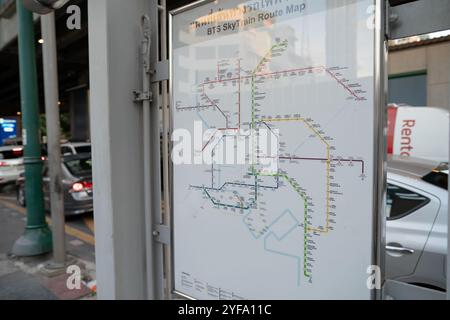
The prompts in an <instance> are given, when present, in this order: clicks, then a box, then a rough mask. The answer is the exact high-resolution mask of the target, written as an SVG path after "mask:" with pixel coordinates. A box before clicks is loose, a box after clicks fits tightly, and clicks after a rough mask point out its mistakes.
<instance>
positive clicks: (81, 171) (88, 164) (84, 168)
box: [64, 158, 92, 176]
mask: <svg viewBox="0 0 450 320" xmlns="http://www.w3.org/2000/svg"><path fill="white" fill-rule="evenodd" d="M64 164H65V166H66V167H67V169H68V170H69V172H70V173H71V174H72V175H74V176H88V175H92V160H91V159H90V158H86V159H74V160H68V161H65V162H64Z"/></svg>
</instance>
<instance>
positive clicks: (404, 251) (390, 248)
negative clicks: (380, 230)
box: [386, 245, 414, 254]
mask: <svg viewBox="0 0 450 320" xmlns="http://www.w3.org/2000/svg"><path fill="white" fill-rule="evenodd" d="M386 250H387V251H391V252H396V253H402V254H414V250H413V249H409V248H403V247H396V246H390V245H387V246H386Z"/></svg>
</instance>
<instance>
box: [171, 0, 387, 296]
mask: <svg viewBox="0 0 450 320" xmlns="http://www.w3.org/2000/svg"><path fill="white" fill-rule="evenodd" d="M214 1H215V0H199V1H196V2H193V3H191V4H188V5H185V6H182V7H180V8H178V9H175V10H172V11H170V12H169V100H170V129H169V134H170V135H172V133H173V129H174V126H173V103H174V101H173V99H172V97H173V31H174V30H173V19H174V17H175V16H176V15H178V14H181V13H183V12H186V11H188V10H192V9H195V8H198V7H200V6H203V5H207V4H210V3H212V2H214ZM373 2H374V5H375V12H374V20H375V21H374V24H375V26H374V32H373V34H374V50H375V52H374V79H373V80H374V81H373V85H374V88H373V90H374V130H375V132H374V141H373V143H374V159H373V164H374V177H373V182H374V188H373V195H372V199H373V203H374V207H373V214H372V217H373V230H372V233H373V240H372V264H373V265H375V266H378V267H380V270H381V274H379V275H377V277H378V280H379V281H380V282H381V284H382V285H383V284H384V280H385V279H384V267H385V266H384V260H385V258H384V255H385V213H384V207H385V206H384V204H385V200H386V190H387V184H386V179H387V174H386V161H387V152H386V136H385V128H386V126H387V106H386V101H387V77H388V76H387V70H386V66H387V52H388V50H387V22H386V21H387V20H388V19H386V14H387V6H386V2H385V0H373ZM169 180H170V182H171V186H173V184H174V175H173V163H172V161H170V177H169ZM171 190H172V191H173V189H171ZM170 203H171V210H170V213H169V214H170V229H171V231H172V232H171V245H170V248H171V259H170V260H171V261H170V265H168V266H166V267H167V274H166V276H167V277H170V280H169V283H170V284H171V288H167V289H168V290H169V291H170V292H168V294H169V295H170V296H171V297H172V296H173V297H175V298H182V299H189V300H197V299H195V298H193V297H190V296H189V295H186V294H184V293H182V292H179V291H177V290H176V289H175V282H174V281H173V280H174V279H175V257H174V232H173V230H174V198H173V192H171V195H170ZM368 277H369V274H368ZM371 296H372V299H374V300H376V299H382V288H377V289H375V290H373V291H372V295H371Z"/></svg>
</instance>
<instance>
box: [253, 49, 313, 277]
mask: <svg viewBox="0 0 450 320" xmlns="http://www.w3.org/2000/svg"><path fill="white" fill-rule="evenodd" d="M287 45H288V40H284V41H283V42H280V43H277V44H275V45H273V46H272V47H271V48H270V50H269V52H268V53H267V54H266V55H265V56H264V57H263V58H262V59H261V61H260V62H259V63H258V65H257V66H256V68H255V70H253V72H252V78H251V79H252V80H251V99H252V101H251V105H252V130H253V132H254V131H255V130H256V125H255V124H256V77H257V73H259V72H261V70H262V68H263V66H264V65H265V64H266V63H267V62H269V59H270V58H271V57H272V55H273V51H274V50H277V49H286V47H287ZM252 140H253V141H252V145H253V150H252V169H251V172H252V173H253V175H254V176H255V200H257V197H258V176H261V177H278V178H283V179H285V180H286V181H287V182H288V183H289V184H290V185H291V187H292V188H293V189H294V190H295V192H297V193H298V194H299V195H300V197H301V198H302V199H303V202H304V227H303V230H304V231H303V234H304V237H303V240H304V242H303V272H304V275H305V277H307V278H310V277H311V275H310V274H309V272H308V262H307V261H308V230H309V219H308V197H307V196H306V194H305V193H304V192H303V191H302V190H301V189H300V187H299V185H298V184H297V183H296V182H295V180H294V179H292V178H290V177H288V176H287V175H286V174H280V173H277V174H263V173H261V172H257V170H256V169H255V154H256V145H255V143H256V139H255V138H254V137H253V139H252ZM255 203H256V201H255Z"/></svg>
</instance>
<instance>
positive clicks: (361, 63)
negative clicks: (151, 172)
mask: <svg viewBox="0 0 450 320" xmlns="http://www.w3.org/2000/svg"><path fill="white" fill-rule="evenodd" d="M374 12H375V2H374V0H340V1H337V0H336V1H332V0H309V1H308V0H260V1H259V0H255V1H248V2H243V1H236V0H226V1H220V0H218V1H213V2H211V1H205V2H201V3H198V4H196V5H194V6H191V7H189V8H187V9H181V10H177V11H175V12H172V14H171V54H172V56H171V112H172V126H173V128H172V139H173V152H172V161H173V186H172V188H173V277H174V290H175V291H176V292H179V293H181V294H184V295H187V296H189V297H192V298H196V299H224V300H227V299H230V300H239V299H347V298H348V299H350V298H356V299H370V298H371V294H372V292H371V290H370V289H369V288H368V286H367V279H368V277H369V274H368V273H367V270H368V268H369V267H370V266H371V265H372V264H373V261H372V259H373V250H374V237H375V235H374V230H375V229H374V228H375V226H374V210H373V208H374V203H375V201H376V200H375V199H374V188H375V187H376V186H375V181H374V180H375V179H374V177H375V176H376V174H375V171H376V170H377V168H376V166H375V162H374V159H375V157H376V155H375V151H374V149H375V146H374V142H375V141H376V129H375V120H374V118H375V117H374V115H375V114H376V106H375V92H374V87H375V85H374V81H375V80H374V79H375V64H374V60H375V54H374V52H375V49H376V45H375V39H376V37H375V33H376V28H375V27H374Z"/></svg>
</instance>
